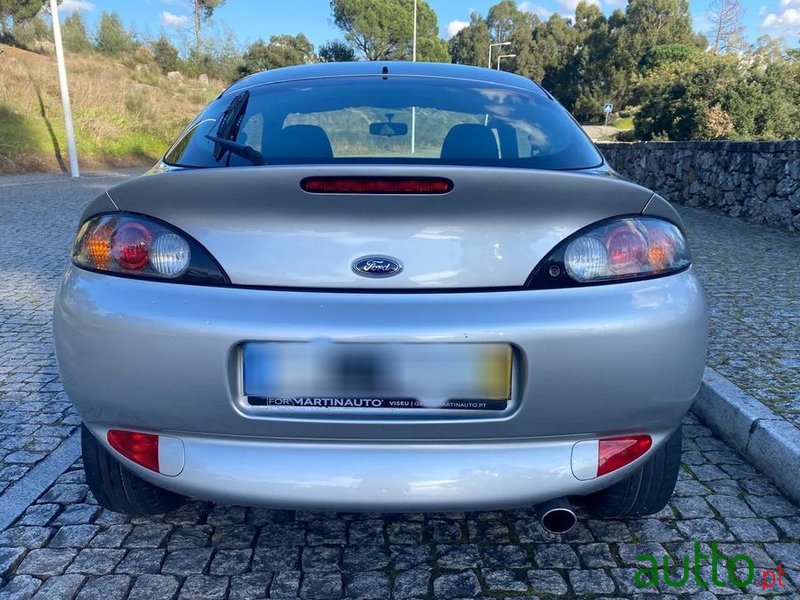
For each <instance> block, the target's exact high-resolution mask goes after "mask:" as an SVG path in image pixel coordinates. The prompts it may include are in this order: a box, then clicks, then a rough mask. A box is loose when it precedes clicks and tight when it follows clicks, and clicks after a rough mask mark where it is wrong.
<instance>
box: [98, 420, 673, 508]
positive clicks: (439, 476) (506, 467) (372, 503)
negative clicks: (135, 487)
mask: <svg viewBox="0 0 800 600" xmlns="http://www.w3.org/2000/svg"><path fill="white" fill-rule="evenodd" d="M91 430H92V432H93V433H94V434H95V436H96V437H98V439H100V440H101V441H102V442H103V443H104V444H105V445H106V447H107V448H108V447H109V446H108V444H107V443H106V442H105V433H106V431H107V429H106V428H104V427H91ZM669 433H671V432H662V433H651V435H652V437H653V442H654V448H655V447H657V446H660V445H661V444H662V443H663V442H664V441H665V440H666V438H667V437H668V434H669ZM179 439H180V440H181V443H180V444H176V443H175V438H174V437H173V438H172V439H171V441H172V443H171V444H170V452H172V453H173V454H172V455H171V456H169V457H168V458H169V462H170V464H171V465H175V464H182V465H183V468H182V470H181V471H180V473H179V474H178V475H176V476H171V477H170V476H165V475H160V474H157V473H154V472H152V471H149V470H148V469H145V468H142V467H140V466H138V465H136V464H135V463H132V462H130V461H128V460H127V459H125V458H123V457H119V458H120V460H121V461H123V462H124V463H125V464H126V465H127V466H128V467H129V468H130V469H131V470H133V471H134V472H136V473H137V474H138V475H140V476H141V477H142V478H144V479H146V480H148V481H150V482H152V483H154V484H155V485H158V486H160V487H163V488H166V489H170V490H172V491H174V492H178V493H180V494H184V495H187V496H192V497H198V498H202V499H205V500H215V501H220V502H228V503H237V504H244V505H249V506H258V505H264V506H271V507H278V508H292V509H323V510H340V511H366V512H375V511H379V512H395V511H397V512H408V511H451V510H483V509H499V508H514V507H523V506H531V505H533V504H538V503H540V502H544V501H546V500H551V499H553V498H557V497H561V496H571V495H585V494H589V493H591V492H594V491H597V490H599V489H602V488H605V487H607V486H609V485H611V484H612V483H614V482H616V481H618V480H619V479H621V478H623V477H625V476H626V475H627V474H629V473H630V472H631V470H634V469H636V468H637V467H638V466H639V465H640V464H641V463H642V462H643V461H646V460H647V457H649V456H650V453H652V452H653V449H651V450H650V453H648V454H646V455H645V456H644V457H641V458H639V459H637V460H636V461H635V462H633V463H631V464H630V465H628V466H626V467H624V468H622V469H620V470H619V471H616V472H614V473H611V474H609V475H605V476H602V477H599V478H593V479H589V480H580V479H578V478H577V477H576V476H575V474H574V471H579V467H580V461H581V456H580V453H579V452H577V451H574V448H575V443H576V442H577V440H571V439H561V440H542V441H537V442H521V443H520V442H517V443H509V442H491V443H472V444H470V443H459V444H441V443H439V444H433V443H428V444H376V443H352V442H351V443H311V442H264V441H259V440H249V439H241V438H210V437H198V436H186V435H183V436H180V438H179ZM176 448H178V449H180V448H182V451H181V450H176ZM109 449H110V448H109ZM176 453H181V454H182V456H181V457H178V456H177V455H176ZM117 456H119V455H117ZM181 459H182V460H181Z"/></svg>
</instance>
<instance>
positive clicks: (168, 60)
mask: <svg viewBox="0 0 800 600" xmlns="http://www.w3.org/2000/svg"><path fill="white" fill-rule="evenodd" d="M151 49H152V51H153V61H154V62H155V63H156V64H157V65H158V68H159V69H161V71H162V73H169V72H170V71H176V70H177V69H178V64H179V62H180V61H179V58H178V49H177V48H176V47H175V45H174V44H173V43H172V42H171V41H170V40H169V38H168V37H167V36H166V35H165V34H164V33H162V34H161V36H160V37H159V38H158V39H157V40H156V41H155V42H153V44H152V46H151Z"/></svg>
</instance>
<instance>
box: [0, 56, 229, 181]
mask: <svg viewBox="0 0 800 600" xmlns="http://www.w3.org/2000/svg"><path fill="white" fill-rule="evenodd" d="M0 49H1V50H2V51H3V52H2V53H1V54H0V172H6V173H9V172H24V171H58V170H65V164H66V163H67V162H68V156H67V149H66V135H65V133H64V120H63V115H62V112H61V96H60V92H59V87H58V75H57V71H56V64H55V58H54V57H48V56H41V55H39V54H34V53H32V52H27V51H25V50H20V49H18V48H11V47H8V46H1V47H0ZM140 69H141V70H139V71H137V70H135V69H132V68H129V67H126V66H124V65H122V64H118V63H115V62H114V61H112V60H109V59H107V58H104V57H101V56H97V55H71V56H68V57H67V71H68V77H69V88H70V97H71V100H72V113H73V121H74V124H75V137H76V140H77V146H78V156H79V160H80V164H81V166H82V167H85V168H86V167H88V168H98V167H113V166H131V165H137V164H146V163H152V162H154V161H155V160H156V159H157V158H158V157H159V156H160V155H161V154H162V153H163V152H164V150H165V149H166V148H167V146H168V145H169V144H170V142H172V140H173V139H174V138H175V136H176V135H177V134H178V133H179V132H180V130H181V129H182V128H183V127H184V126H185V125H186V124H187V123H188V122H189V121H190V120H191V119H192V118H194V116H195V115H196V114H197V113H198V112H199V111H200V109H202V107H203V106H204V105H205V104H206V103H207V102H208V101H209V100H211V98H213V97H214V95H215V94H217V93H218V92H219V91H220V90H221V89H222V88H223V87H224V83H222V82H214V81H212V82H211V83H210V85H209V86H208V87H204V86H202V85H201V84H200V83H198V82H196V81H190V80H188V79H184V81H183V82H182V83H172V82H169V81H167V79H166V77H164V76H162V75H161V74H160V73H159V72H158V71H157V69H156V68H155V67H154V66H150V67H148V66H141V67H140Z"/></svg>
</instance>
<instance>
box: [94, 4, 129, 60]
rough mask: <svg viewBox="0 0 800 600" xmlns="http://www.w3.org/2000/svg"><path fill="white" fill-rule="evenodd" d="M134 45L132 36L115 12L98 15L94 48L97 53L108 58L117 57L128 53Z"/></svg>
mask: <svg viewBox="0 0 800 600" xmlns="http://www.w3.org/2000/svg"><path fill="white" fill-rule="evenodd" d="M134 45H135V40H134V37H133V34H131V33H130V32H129V31H128V30H127V29H125V25H123V24H122V19H120V18H119V15H118V14H117V13H115V12H112V13H107V12H103V14H102V15H100V26H99V27H98V29H97V39H96V41H95V47H96V48H97V50H98V52H102V53H103V54H108V55H109V56H119V55H120V54H123V53H125V52H130V51H131V50H132V49H133V47H134Z"/></svg>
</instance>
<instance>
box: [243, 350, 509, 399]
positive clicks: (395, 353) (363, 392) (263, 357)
mask: <svg viewBox="0 0 800 600" xmlns="http://www.w3.org/2000/svg"><path fill="white" fill-rule="evenodd" d="M365 353H366V354H365ZM366 355H372V356H373V357H376V356H377V357H378V358H374V359H372V360H371V362H370V363H369V365H367V366H366V367H364V368H362V369H361V371H358V368H357V367H358V366H359V356H361V357H363V356H366ZM341 358H344V360H343V361H340V363H338V364H337V362H336V361H337V360H338V359H341ZM513 363H514V352H513V347H512V346H511V345H510V344H507V343H495V342H489V343H472V342H470V343H436V342H434V343H403V344H376V343H358V342H355V343H351V342H344V343H322V344H314V343H308V342H247V343H245V344H243V350H242V361H241V376H242V395H243V396H244V397H245V398H246V401H247V403H248V404H249V405H250V406H256V407H263V408H265V409H271V410H300V411H308V410H314V409H317V410H324V411H326V412H327V411H330V410H336V409H344V410H354V411H359V412H360V411H381V412H383V411H387V410H394V411H423V410H431V409H438V410H443V411H447V412H450V411H460V410H464V411H473V412H474V411H482V410H486V411H491V412H493V413H496V412H497V411H503V410H505V409H506V408H507V407H508V405H509V403H510V402H511V399H512V387H513V377H514V367H513ZM342 364H344V365H345V367H344V368H342V366H341V365H342ZM347 365H349V367H348V366H347ZM376 365H378V366H377V367H376ZM381 365H382V366H381ZM362 366H363V365H362ZM386 367H388V368H389V369H390V370H394V371H395V373H394V375H393V376H389V375H387V371H386ZM354 369H355V370H354ZM415 391H416V393H414V392H415Z"/></svg>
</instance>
